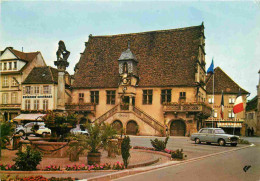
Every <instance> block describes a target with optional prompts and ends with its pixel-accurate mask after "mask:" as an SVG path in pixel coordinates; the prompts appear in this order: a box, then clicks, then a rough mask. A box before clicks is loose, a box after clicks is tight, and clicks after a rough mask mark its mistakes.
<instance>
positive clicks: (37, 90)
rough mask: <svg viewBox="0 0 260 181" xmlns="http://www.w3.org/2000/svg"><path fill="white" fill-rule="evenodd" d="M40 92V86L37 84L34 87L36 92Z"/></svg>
mask: <svg viewBox="0 0 260 181" xmlns="http://www.w3.org/2000/svg"><path fill="white" fill-rule="evenodd" d="M39 93H40V87H39V86H35V87H34V94H39Z"/></svg>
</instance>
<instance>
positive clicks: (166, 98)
mask: <svg viewBox="0 0 260 181" xmlns="http://www.w3.org/2000/svg"><path fill="white" fill-rule="evenodd" d="M171 99H172V90H171V89H164V90H162V92H161V103H164V102H171Z"/></svg>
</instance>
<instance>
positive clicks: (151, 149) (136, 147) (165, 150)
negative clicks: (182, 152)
mask: <svg viewBox="0 0 260 181" xmlns="http://www.w3.org/2000/svg"><path fill="white" fill-rule="evenodd" d="M133 149H140V150H150V151H156V150H155V148H149V147H144V146H134V147H133ZM161 152H163V153H168V154H172V153H173V152H175V151H173V150H168V149H166V148H165V149H164V150H163V151H161Z"/></svg>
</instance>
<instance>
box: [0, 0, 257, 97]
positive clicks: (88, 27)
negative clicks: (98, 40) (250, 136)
mask: <svg viewBox="0 0 260 181" xmlns="http://www.w3.org/2000/svg"><path fill="white" fill-rule="evenodd" d="M202 22H204V26H205V36H206V40H205V47H206V63H207V64H206V69H207V68H208V67H209V66H210V63H211V61H212V59H213V58H214V64H215V67H217V66H219V67H220V68H221V69H222V70H224V71H225V72H226V73H227V74H228V75H229V76H230V77H231V78H232V79H233V80H234V81H235V82H236V83H237V84H238V85H240V86H241V87H242V88H244V89H245V90H247V91H248V92H250V93H251V95H250V97H249V99H251V98H253V97H254V96H255V95H256V94H257V92H256V85H257V84H258V81H259V75H258V71H259V69H260V0H255V1H214V2H213V1H185V2H181V1H160V2H159V1H147V0H146V1H138V0H136V1H0V50H4V49H5V48H6V47H9V46H11V47H13V48H14V49H17V50H20V51H21V50H22V47H23V50H24V52H33V51H40V52H41V53H42V55H43V57H44V60H45V61H46V63H47V65H50V66H53V67H54V61H55V60H56V51H57V49H58V42H59V40H63V41H64V42H65V44H66V48H67V50H69V51H70V52H71V54H70V57H69V59H68V61H69V62H70V65H69V67H68V69H67V70H68V71H69V73H70V74H74V71H73V69H74V66H75V64H76V63H77V62H78V61H79V57H80V53H81V52H83V50H84V48H85V43H84V42H86V41H88V36H89V35H90V34H92V35H94V36H95V35H112V34H123V33H137V32H144V31H153V30H166V29H175V28H182V27H188V26H197V25H200V24H201V23H202Z"/></svg>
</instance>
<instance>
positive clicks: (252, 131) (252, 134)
mask: <svg viewBox="0 0 260 181" xmlns="http://www.w3.org/2000/svg"><path fill="white" fill-rule="evenodd" d="M251 136H254V128H253V127H252V128H251Z"/></svg>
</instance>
